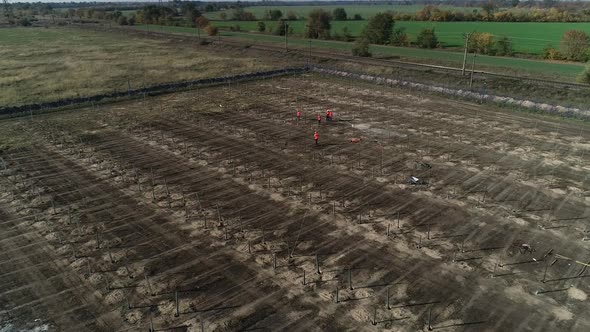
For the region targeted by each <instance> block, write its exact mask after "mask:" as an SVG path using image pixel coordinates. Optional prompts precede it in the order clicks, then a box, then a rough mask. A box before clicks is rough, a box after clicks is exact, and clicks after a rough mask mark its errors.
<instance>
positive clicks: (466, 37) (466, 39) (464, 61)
mask: <svg viewBox="0 0 590 332" xmlns="http://www.w3.org/2000/svg"><path fill="white" fill-rule="evenodd" d="M470 36H471V34H470V33H468V34H465V52H464V53H463V68H462V69H461V76H463V75H465V65H466V64H467V45H468V44H469V37H470Z"/></svg>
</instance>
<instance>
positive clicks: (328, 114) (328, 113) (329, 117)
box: [296, 109, 334, 145]
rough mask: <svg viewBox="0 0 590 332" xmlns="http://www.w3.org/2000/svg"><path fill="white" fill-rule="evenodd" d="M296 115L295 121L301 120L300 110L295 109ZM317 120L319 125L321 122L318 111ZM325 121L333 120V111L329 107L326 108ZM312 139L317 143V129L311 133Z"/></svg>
mask: <svg viewBox="0 0 590 332" xmlns="http://www.w3.org/2000/svg"><path fill="white" fill-rule="evenodd" d="M296 115H297V122H299V121H301V111H297V114H296ZM317 120H318V125H321V124H322V115H321V114H320V113H318V116H317ZM326 121H328V122H332V121H334V112H333V111H332V110H330V109H328V110H326ZM313 139H314V141H315V144H316V145H318V144H319V140H320V134H319V133H318V132H317V130H316V131H315V132H314V133H313Z"/></svg>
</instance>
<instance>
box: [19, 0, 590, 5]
mask: <svg viewBox="0 0 590 332" xmlns="http://www.w3.org/2000/svg"><path fill="white" fill-rule="evenodd" d="M162 1H163V2H172V0H162ZM189 1H190V0H189ZM195 1H200V2H238V0H229V1H228V0H195ZM262 1H263V0H245V1H242V2H262ZM276 1H277V2H314V0H276ZM387 1H392V2H404V1H405V0H376V1H371V0H317V2H357V3H359V2H360V3H362V2H366V3H367V4H370V3H372V2H387ZM433 1H441V2H442V1H445V0H433ZM475 1H477V0H475ZM480 1H484V0H480ZM521 1H525V0H521ZM534 1H537V2H541V1H542V0H534ZM561 1H564V2H575V1H574V0H557V2H561ZM577 1H580V2H588V1H590V0H577ZM39 2H41V3H93V2H101V3H142V2H159V0H127V1H117V0H88V1H64V0H45V1H37V0H18V1H11V0H9V1H8V3H39Z"/></svg>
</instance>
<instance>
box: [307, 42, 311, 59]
mask: <svg viewBox="0 0 590 332" xmlns="http://www.w3.org/2000/svg"><path fill="white" fill-rule="evenodd" d="M308 42H309V55H308V57H307V64H308V65H311V39H310V40H309V41H308Z"/></svg>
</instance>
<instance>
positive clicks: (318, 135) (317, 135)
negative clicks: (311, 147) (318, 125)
mask: <svg viewBox="0 0 590 332" xmlns="http://www.w3.org/2000/svg"><path fill="white" fill-rule="evenodd" d="M313 139H314V140H315V145H318V144H319V143H318V141H319V140H320V134H319V133H318V132H317V131H316V132H314V133H313Z"/></svg>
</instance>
